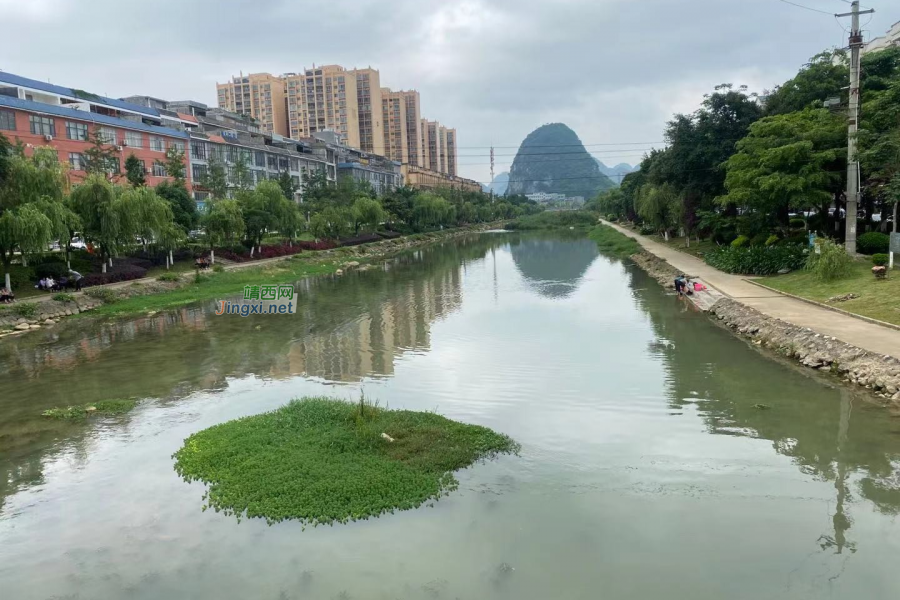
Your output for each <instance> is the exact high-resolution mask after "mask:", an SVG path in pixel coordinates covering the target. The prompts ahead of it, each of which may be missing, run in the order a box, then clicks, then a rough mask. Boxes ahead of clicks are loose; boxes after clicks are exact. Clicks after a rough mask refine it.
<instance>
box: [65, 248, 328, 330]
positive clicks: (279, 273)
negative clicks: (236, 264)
mask: <svg viewBox="0 0 900 600" xmlns="http://www.w3.org/2000/svg"><path fill="white" fill-rule="evenodd" d="M337 268H338V266H337V262H336V261H335V260H329V261H317V260H312V261H310V259H307V258H305V257H302V258H301V257H300V256H295V257H293V258H290V259H286V260H282V261H278V262H275V263H269V264H267V265H264V266H258V267H244V268H241V269H235V270H229V271H224V272H222V273H204V274H203V275H201V279H200V282H199V283H197V282H195V281H194V275H193V274H192V273H191V274H186V275H184V277H186V278H187V279H188V280H189V281H190V283H188V284H187V285H185V286H184V287H182V288H179V289H177V290H172V291H169V292H165V293H160V294H147V295H144V296H134V297H132V298H127V299H125V300H120V301H118V302H115V303H113V304H104V305H102V306H99V307H97V308H96V309H94V310H92V311H91V312H90V313H82V314H83V315H91V316H94V315H100V316H116V315H125V314H131V313H139V312H146V311H151V310H155V311H158V310H164V309H167V308H174V307H177V306H181V305H184V304H189V303H191V302H197V301H199V300H211V299H215V298H220V297H224V296H230V295H234V294H238V293H240V292H241V290H242V289H243V287H244V286H245V285H262V284H264V283H290V282H293V281H297V280H298V279H302V278H303V277H308V276H310V275H319V274H322V273H333V272H334V271H336V270H337ZM79 316H81V315H79Z"/></svg>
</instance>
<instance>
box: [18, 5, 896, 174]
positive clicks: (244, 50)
mask: <svg viewBox="0 0 900 600" xmlns="http://www.w3.org/2000/svg"><path fill="white" fill-rule="evenodd" d="M792 1H793V0H792ZM796 3H797V4H802V5H804V6H806V7H810V8H814V9H818V10H821V11H824V12H826V13H829V14H823V13H820V12H815V11H813V10H806V9H803V8H800V7H797V6H792V5H790V4H787V3H785V2H783V1H781V0H691V1H687V0H458V1H451V2H448V1H447V0H440V1H434V0H393V1H391V0H350V1H347V0H328V1H326V2H323V1H321V0H315V1H313V0H153V1H152V2H149V1H133V0H0V15H3V38H4V43H3V45H2V48H3V50H2V51H0V69H2V70H4V71H9V72H11V73H16V74H18V75H23V76H26V77H31V78H34V79H40V80H43V81H47V80H49V81H51V82H53V83H57V84H60V85H65V86H70V87H75V88H80V89H84V90H87V91H91V92H95V93H101V94H107V95H110V96H116V97H121V96H127V95H132V94H146V95H152V96H157V97H161V98H167V99H192V100H199V101H201V102H205V103H207V104H210V105H215V102H216V96H215V83H216V82H217V81H219V82H222V81H225V80H227V79H228V78H229V76H231V75H237V74H238V73H239V72H240V71H243V72H244V73H248V72H259V71H267V72H270V73H273V74H280V73H282V72H286V71H299V70H301V69H303V68H304V67H310V66H312V65H313V64H331V63H336V64H341V65H343V66H345V67H348V68H352V67H365V66H372V67H374V68H377V69H379V70H380V72H381V82H382V85H383V86H386V87H391V88H394V89H409V88H414V89H417V90H419V91H420V92H421V95H422V114H423V116H424V117H427V118H429V119H432V120H438V121H441V122H442V123H444V124H446V125H448V126H452V127H456V128H457V131H458V137H459V146H460V150H459V154H460V156H459V164H460V172H461V174H462V175H463V176H466V177H471V178H473V179H476V180H478V181H487V180H488V179H489V166H488V162H489V159H488V158H487V154H488V150H487V148H485V147H486V146H490V145H491V144H493V145H495V146H497V149H496V154H497V159H496V161H497V168H496V172H497V173H499V172H501V171H504V170H507V169H508V167H509V163H511V162H512V158H513V157H512V155H514V154H515V147H517V146H518V144H519V143H520V142H521V141H522V139H523V138H524V137H525V136H526V135H527V134H528V133H529V132H530V131H531V130H533V129H534V128H536V127H538V126H540V125H542V124H544V123H549V122H554V121H560V122H563V123H566V124H567V125H569V126H570V127H572V129H574V130H575V132H576V133H577V134H578V135H579V137H580V138H581V141H582V142H584V143H585V144H588V145H590V147H589V148H588V149H589V150H591V151H596V154H595V156H597V157H598V158H600V159H601V160H603V161H604V162H605V163H607V164H609V165H612V164H615V163H618V162H628V163H635V162H638V161H639V160H640V154H641V153H642V152H643V151H644V150H645V149H647V148H649V147H650V146H651V145H657V146H658V145H660V142H661V140H662V135H661V131H662V128H663V125H664V123H665V121H666V120H667V119H669V118H670V117H671V115H672V114H673V113H674V112H691V111H693V110H695V109H696V108H697V106H698V104H699V103H700V102H701V101H702V99H703V98H702V97H703V94H704V93H706V92H709V91H711V90H712V88H713V86H715V85H716V84H718V83H722V82H733V83H735V84H746V85H748V86H749V87H750V89H751V90H753V91H762V90H763V89H765V88H770V87H772V86H773V85H775V84H777V83H780V82H782V81H783V80H785V79H786V78H788V77H790V76H792V75H793V74H794V73H795V72H796V70H797V69H798V68H799V67H800V65H801V64H803V62H805V60H806V59H807V58H809V57H810V56H812V55H813V54H815V53H817V52H819V51H820V50H823V49H825V48H830V47H833V46H838V45H843V44H845V43H846V36H845V33H844V31H843V30H842V25H843V26H844V27H846V26H847V25H848V23H849V19H843V20H842V21H841V22H840V23H839V22H838V21H837V20H836V19H835V18H834V17H833V16H832V14H833V13H835V12H846V11H847V10H849V4H848V3H847V2H845V1H844V0H796ZM863 5H864V6H871V7H872V8H875V9H876V11H877V12H876V14H875V15H874V16H872V15H868V16H864V17H863V18H862V23H863V24H866V23H867V22H868V24H866V25H865V27H864V29H865V30H866V39H869V38H870V37H872V36H878V35H882V34H883V33H884V32H885V31H886V30H887V29H888V28H889V27H890V25H891V23H894V22H896V21H898V20H900V4H898V3H897V2H896V0H865V2H863ZM600 144H617V145H616V146H602V145H600ZM629 144H630V145H629ZM503 146H510V147H509V148H502V147H503ZM504 155H509V156H504Z"/></svg>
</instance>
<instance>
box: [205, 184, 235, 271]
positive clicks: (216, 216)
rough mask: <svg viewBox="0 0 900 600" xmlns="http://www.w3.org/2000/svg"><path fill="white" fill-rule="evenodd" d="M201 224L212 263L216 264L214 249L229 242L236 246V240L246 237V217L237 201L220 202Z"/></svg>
mask: <svg viewBox="0 0 900 600" xmlns="http://www.w3.org/2000/svg"><path fill="white" fill-rule="evenodd" d="M201 222H202V224H203V228H204V229H205V230H206V242H207V244H208V245H209V257H210V263H213V264H214V263H215V262H216V255H215V250H214V248H215V247H216V246H217V245H220V244H222V243H223V242H227V243H228V245H229V246H232V245H234V242H235V240H236V239H238V238H239V237H240V236H242V235H244V215H243V213H242V212H241V207H240V205H239V204H238V202H237V200H220V201H218V202H216V203H214V204H213V205H212V208H210V209H209V211H208V212H207V213H206V214H204V215H203V217H202V219H201Z"/></svg>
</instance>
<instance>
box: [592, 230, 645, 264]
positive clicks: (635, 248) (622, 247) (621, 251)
mask: <svg viewBox="0 0 900 600" xmlns="http://www.w3.org/2000/svg"><path fill="white" fill-rule="evenodd" d="M588 237H590V238H591V239H592V240H594V241H595V242H596V243H597V246H598V247H599V248H600V250H602V251H603V252H605V253H607V254H612V255H613V256H617V257H619V258H626V257H629V256H631V255H632V254H637V253H638V252H640V251H641V245H640V244H639V243H638V242H637V240H635V239H634V238H631V237H628V236H627V235H625V234H624V233H620V232H618V231H616V230H615V229H613V228H612V227H609V226H608V225H597V226H596V227H594V228H593V229H592V230H591V232H590V233H589V234H588Z"/></svg>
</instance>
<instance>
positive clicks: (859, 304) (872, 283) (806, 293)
mask: <svg viewBox="0 0 900 600" xmlns="http://www.w3.org/2000/svg"><path fill="white" fill-rule="evenodd" d="M871 269H872V264H871V263H870V262H868V261H859V262H857V263H856V264H854V265H853V274H852V275H851V276H850V277H847V278H846V279H840V280H837V281H818V280H817V279H815V278H814V277H813V276H812V274H811V273H809V272H807V271H794V272H793V273H788V274H787V275H776V276H773V277H766V278H764V279H760V280H759V281H760V283H763V284H765V285H767V286H769V287H772V288H775V289H776V290H781V291H782V292H787V293H789V294H794V295H795V296H800V297H801V298H808V299H810V300H815V301H817V302H827V301H828V299H829V298H831V297H834V296H842V295H844V294H849V293H854V294H856V295H858V296H859V298H856V299H855V300H848V301H847V302H834V303H832V306H835V307H837V308H840V309H843V310H846V311H849V312H852V313H856V314H859V315H863V316H866V317H871V318H873V319H878V320H879V321H886V322H888V323H894V324H895V325H900V270H898V269H894V271H893V272H889V273H888V278H887V279H884V280H881V281H879V280H876V279H875V277H874V276H873V275H872V270H871Z"/></svg>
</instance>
